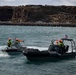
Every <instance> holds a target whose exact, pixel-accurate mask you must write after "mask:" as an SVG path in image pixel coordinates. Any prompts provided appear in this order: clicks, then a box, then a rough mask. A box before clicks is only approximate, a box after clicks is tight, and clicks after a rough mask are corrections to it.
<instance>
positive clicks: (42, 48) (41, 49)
mask: <svg viewBox="0 0 76 75" xmlns="http://www.w3.org/2000/svg"><path fill="white" fill-rule="evenodd" d="M27 48H33V49H39V50H40V51H43V50H47V49H48V47H37V46H27Z"/></svg>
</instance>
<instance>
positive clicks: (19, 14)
mask: <svg viewBox="0 0 76 75" xmlns="http://www.w3.org/2000/svg"><path fill="white" fill-rule="evenodd" d="M0 22H14V23H25V22H37V23H67V24H69V23H76V6H48V5H45V6H42V5H26V6H0Z"/></svg>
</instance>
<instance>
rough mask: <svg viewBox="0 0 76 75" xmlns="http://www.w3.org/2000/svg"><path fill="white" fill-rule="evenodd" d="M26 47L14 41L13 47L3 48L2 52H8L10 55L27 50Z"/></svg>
mask: <svg viewBox="0 0 76 75" xmlns="http://www.w3.org/2000/svg"><path fill="white" fill-rule="evenodd" d="M25 49H26V47H23V46H22V45H21V44H18V43H14V44H13V45H12V47H10V48H9V47H6V48H5V49H3V50H1V51H2V52H7V53H8V54H9V55H18V54H21V53H22V52H23V50H25Z"/></svg>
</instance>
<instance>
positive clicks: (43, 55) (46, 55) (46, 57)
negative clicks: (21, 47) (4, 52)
mask: <svg viewBox="0 0 76 75" xmlns="http://www.w3.org/2000/svg"><path fill="white" fill-rule="evenodd" d="M23 54H24V55H25V56H26V57H27V59H28V60H30V61H39V60H40V61H50V60H64V59H71V58H75V56H76V52H73V53H64V54H59V53H57V52H49V51H39V52H26V51H24V52H23Z"/></svg>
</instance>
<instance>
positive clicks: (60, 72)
mask: <svg viewBox="0 0 76 75" xmlns="http://www.w3.org/2000/svg"><path fill="white" fill-rule="evenodd" d="M66 34H67V35H68V38H73V39H74V41H76V28H74V27H73V28H72V27H38V26H37V27H36V26H0V49H3V48H4V47H5V46H6V42H7V39H8V38H9V37H10V38H12V40H13V39H14V38H16V37H18V38H20V39H22V40H24V43H21V44H22V45H23V46H27V47H32V48H38V49H40V50H44V49H47V48H48V46H49V45H50V43H51V40H52V39H60V38H63V37H64V36H65V35H66ZM0 75H76V58H75V59H70V60H62V61H56V62H55V61H53V62H52V61H51V62H47V61H46V62H43V61H42V62H40V61H39V62H30V61H28V60H27V58H26V57H25V56H24V55H23V54H20V55H16V56H11V55H8V54H7V53H2V52H0Z"/></svg>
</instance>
